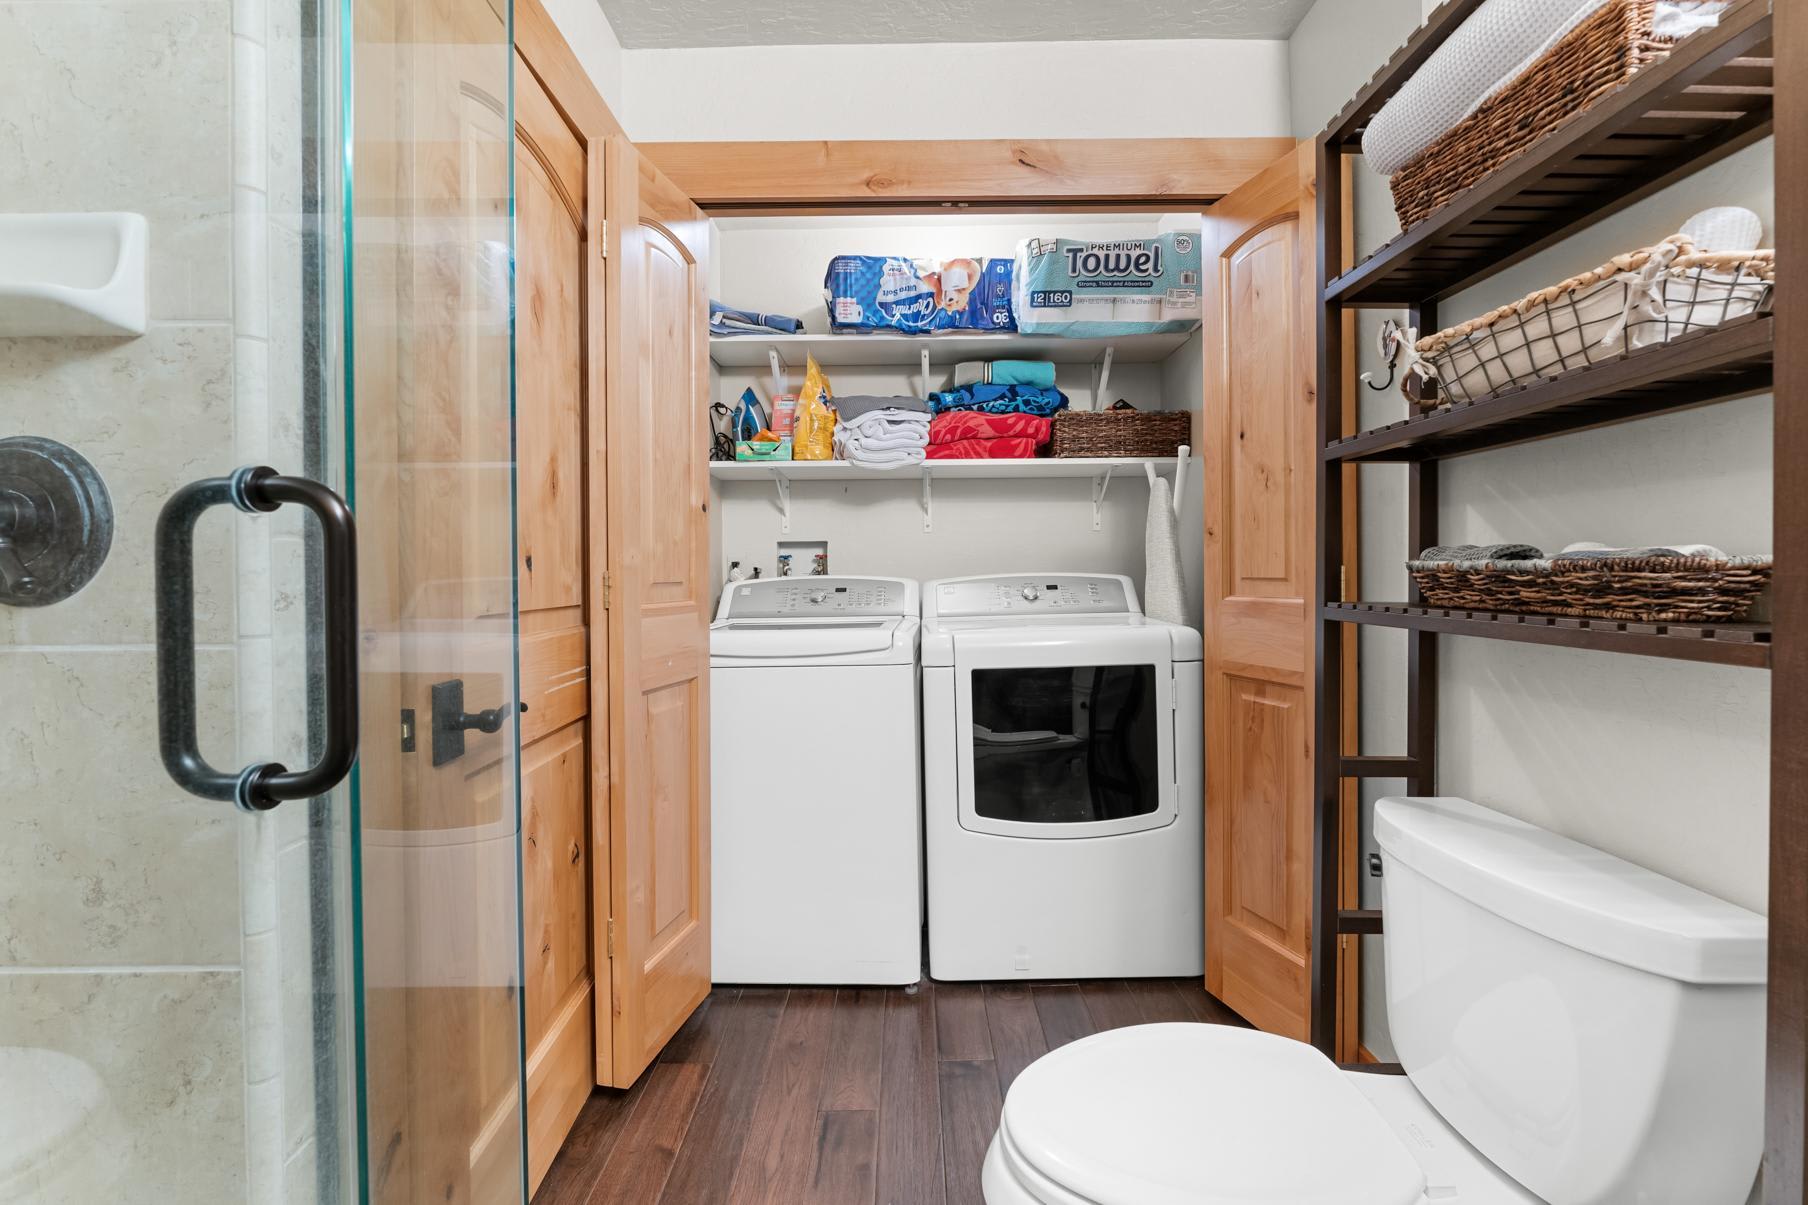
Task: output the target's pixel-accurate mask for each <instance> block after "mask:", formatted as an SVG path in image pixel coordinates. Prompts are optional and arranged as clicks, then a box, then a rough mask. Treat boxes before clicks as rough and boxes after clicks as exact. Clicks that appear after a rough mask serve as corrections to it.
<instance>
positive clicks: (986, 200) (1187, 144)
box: [640, 138, 1293, 214]
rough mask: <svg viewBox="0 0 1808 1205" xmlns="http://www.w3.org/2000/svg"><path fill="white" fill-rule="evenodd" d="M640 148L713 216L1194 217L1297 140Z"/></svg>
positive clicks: (706, 144)
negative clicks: (1139, 213) (1150, 212)
mask: <svg viewBox="0 0 1808 1205" xmlns="http://www.w3.org/2000/svg"><path fill="white" fill-rule="evenodd" d="M640 149H641V151H642V153H644V154H645V155H646V156H647V157H648V158H649V159H651V160H652V161H653V162H654V163H656V164H658V165H659V169H660V170H661V171H663V172H664V173H665V174H666V175H667V176H669V177H671V179H672V181H673V183H675V184H676V185H677V186H678V187H679V188H681V189H683V190H684V191H685V192H686V193H688V194H689V195H690V196H691V197H693V198H695V199H696V201H697V203H698V204H699V205H701V206H702V207H703V208H704V209H705V210H708V211H710V212H712V213H717V214H721V213H753V212H757V211H762V210H765V211H777V212H783V213H790V214H795V213H798V212H800V211H808V210H826V211H831V212H835V211H845V210H858V211H872V210H884V209H912V208H924V207H934V208H941V207H944V206H950V207H976V206H985V207H1006V206H1010V205H1012V204H1024V203H1041V204H1046V203H1048V202H1050V201H1059V202H1062V203H1064V204H1070V205H1072V206H1074V207H1101V206H1110V207H1114V208H1120V209H1122V208H1164V209H1195V208H1202V207H1204V206H1206V205H1209V204H1211V203H1212V202H1213V201H1215V200H1217V199H1218V198H1219V197H1221V196H1223V195H1224V194H1226V193H1228V192H1230V191H1231V190H1232V189H1234V188H1236V187H1237V186H1238V185H1239V184H1241V183H1243V182H1244V181H1245V180H1247V179H1249V178H1250V177H1251V176H1254V175H1255V174H1256V173H1257V172H1259V171H1261V170H1262V169H1263V168H1265V167H1267V166H1268V165H1269V164H1271V163H1273V162H1274V161H1275V160H1277V159H1279V158H1280V157H1281V156H1282V155H1284V154H1286V153H1287V152H1288V151H1290V150H1292V149H1293V140H1292V139H1291V138H1070V139H1018V140H1012V139H1002V138H1000V139H971V140H964V141H953V142H950V141H941V140H927V139H925V140H921V141H902V140H901V141H874V142H860V141H808V142H653V143H645V144H642V146H641V148H640Z"/></svg>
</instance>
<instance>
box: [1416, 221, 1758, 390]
mask: <svg viewBox="0 0 1808 1205" xmlns="http://www.w3.org/2000/svg"><path fill="white" fill-rule="evenodd" d="M1775 280H1776V252H1775V251H1770V250H1762V251H1712V252H1709V251H1697V250H1696V249H1695V245H1694V243H1692V242H1691V241H1690V240H1689V238H1688V237H1687V236H1686V235H1681V234H1675V235H1671V236H1670V237H1669V238H1667V239H1665V240H1664V241H1663V242H1661V243H1658V244H1656V245H1655V246H1651V247H1642V248H1640V249H1639V250H1637V251H1631V252H1628V253H1626V254H1624V255H1619V256H1615V257H1614V258H1613V259H1612V260H1610V261H1609V262H1607V263H1605V264H1602V265H1600V266H1599V267H1597V268H1594V269H1593V270H1591V271H1588V272H1584V273H1582V274H1581V275H1580V276H1572V277H1570V278H1569V279H1568V280H1566V281H1563V282H1562V283H1560V284H1555V285H1552V286H1550V287H1549V288H1545V289H1540V290H1538V291H1537V292H1535V293H1531V294H1528V295H1527V296H1525V297H1522V298H1520V299H1519V300H1518V301H1515V302H1513V303H1512V304H1511V305H1503V306H1501V307H1500V308H1498V309H1495V310H1490V311H1489V312H1488V313H1486V314H1483V315H1481V316H1480V317H1478V318H1472V319H1470V320H1469V321H1468V322H1464V323H1461V324H1459V325H1457V326H1451V327H1446V328H1445V329H1444V330H1441V331H1439V332H1437V333H1436V334H1434V335H1428V336H1426V337H1425V338H1423V339H1420V340H1419V341H1418V343H1416V344H1415V345H1414V347H1413V351H1414V352H1415V353H1416V359H1417V363H1415V364H1413V365H1411V366H1410V367H1409V368H1408V370H1407V372H1408V376H1409V378H1414V379H1413V380H1411V381H1410V383H1409V386H1408V389H1407V393H1408V396H1410V397H1414V398H1417V399H1418V402H1419V404H1420V405H1421V406H1424V407H1427V408H1430V407H1435V406H1440V405H1449V404H1451V403H1453V402H1454V403H1463V402H1474V401H1479V400H1481V399H1482V398H1485V397H1490V396H1493V395H1495V394H1498V393H1502V392H1504V391H1506V390H1509V389H1514V388H1517V387H1519V386H1522V385H1527V384H1530V383H1531V382H1533V381H1537V380H1543V379H1548V378H1550V377H1554V376H1557V375H1559V374H1561V373H1564V372H1568V371H1569V370H1570V369H1573V368H1580V367H1582V366H1584V365H1587V364H1598V363H1601V362H1603V361H1606V360H1617V359H1619V358H1620V357H1621V356H1624V355H1625V354H1627V353H1628V352H1631V351H1636V350H1638V349H1639V348H1641V347H1650V346H1652V345H1654V344H1658V343H1668V342H1670V341H1671V340H1673V339H1679V338H1682V337H1683V336H1685V335H1692V334H1695V333H1696V332H1698V331H1702V330H1706V329H1708V328H1710V327H1715V326H1719V325H1721V324H1722V323H1725V322H1729V321H1732V320H1733V319H1736V318H1743V317H1745V316H1747V315H1749V314H1756V313H1763V312H1765V311H1767V310H1769V309H1770V302H1771V289H1772V286H1773V284H1774V283H1775Z"/></svg>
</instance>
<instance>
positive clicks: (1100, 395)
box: [1092, 343, 1117, 410]
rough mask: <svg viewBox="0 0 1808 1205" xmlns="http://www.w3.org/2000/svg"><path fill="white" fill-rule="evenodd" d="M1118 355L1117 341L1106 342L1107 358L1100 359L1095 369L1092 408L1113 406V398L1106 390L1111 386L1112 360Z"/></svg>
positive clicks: (1102, 408)
mask: <svg viewBox="0 0 1808 1205" xmlns="http://www.w3.org/2000/svg"><path fill="white" fill-rule="evenodd" d="M1116 355H1117V345H1116V344H1115V343H1108V344H1106V345H1105V358H1104V359H1103V360H1101V361H1099V364H1098V366H1097V367H1096V368H1095V369H1094V370H1093V373H1092V408H1093V409H1094V410H1108V409H1110V408H1111V399H1110V398H1108V397H1106V396H1105V395H1106V391H1107V390H1109V389H1110V388H1111V361H1112V359H1113V358H1114V357H1115V356H1116Z"/></svg>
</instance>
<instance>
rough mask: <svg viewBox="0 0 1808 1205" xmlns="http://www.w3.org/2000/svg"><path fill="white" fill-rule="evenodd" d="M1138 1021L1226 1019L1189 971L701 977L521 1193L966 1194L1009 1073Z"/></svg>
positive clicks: (917, 1198)
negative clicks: (710, 985) (1176, 974)
mask: <svg viewBox="0 0 1808 1205" xmlns="http://www.w3.org/2000/svg"><path fill="white" fill-rule="evenodd" d="M1147 1021H1206V1022H1212V1023H1215V1024H1223V1025H1242V1024H1244V1021H1243V1020H1242V1018H1240V1017H1238V1016H1237V1015H1236V1014H1235V1013H1233V1012H1231V1011H1230V1010H1229V1009H1227V1008H1226V1007H1225V1006H1224V1005H1222V1004H1220V1003H1218V1001H1217V1000H1215V999H1213V998H1212V997H1211V996H1208V995H1206V993H1205V991H1204V990H1203V988H1201V986H1200V985H1199V983H1198V981H1196V980H1192V979H1138V980H1115V979H1114V980H1092V981H1082V982H1079V983H1074V982H1065V983H987V984H976V983H931V982H930V981H929V980H927V979H925V980H924V981H923V982H922V984H921V985H920V986H919V987H918V988H917V990H916V991H915V993H914V994H912V993H910V992H907V991H906V990H904V989H903V988H842V989H840V990H836V989H833V988H792V989H788V990H787V989H785V988H766V987H746V988H734V987H718V988H717V989H716V990H715V991H714V992H713V993H712V994H711V995H710V997H709V999H708V1000H706V1001H704V1003H703V1006H702V1007H701V1008H700V1009H698V1010H697V1013H696V1015H695V1016H693V1017H692V1018H691V1019H690V1021H689V1022H688V1023H687V1024H686V1025H685V1027H684V1028H683V1029H682V1030H680V1031H679V1033H678V1036H677V1037H675V1038H673V1039H672V1041H671V1044H670V1045H668V1046H667V1047H666V1049H665V1052H664V1053H663V1054H662V1055H661V1056H660V1058H659V1061H658V1062H656V1063H654V1064H653V1066H651V1067H649V1068H648V1069H647V1071H646V1073H645V1074H644V1075H642V1076H641V1077H640V1079H639V1081H638V1082H636V1083H635V1085H634V1086H633V1087H632V1088H629V1089H628V1090H626V1091H612V1090H608V1089H599V1090H598V1091H597V1092H596V1093H595V1094H594V1095H593V1096H592V1097H591V1098H590V1100H589V1103H587V1104H586V1105H585V1106H584V1111H583V1112H582V1113H581V1114H580V1115H579V1117H578V1120H577V1124H576V1125H575V1126H574V1127H573V1129H572V1132H571V1137H570V1139H569V1140H568V1141H567V1142H566V1144H565V1149H564V1150H563V1151H561V1152H560V1153H559V1157H558V1159H557V1160H556V1161H555V1162H554V1163H553V1165H552V1170H551V1171H549V1172H548V1173H547V1175H546V1180H545V1182H544V1183H543V1184H542V1185H541V1186H540V1191H539V1192H538V1193H536V1194H535V1195H534V1205H981V1201H982V1198H981V1196H980V1189H979V1169H980V1164H981V1162H982V1161H983V1159H984V1157H985V1153H986V1146H987V1144H988V1143H990V1142H991V1141H992V1131H993V1129H994V1128H995V1127H996V1125H997V1122H998V1110H999V1108H1000V1105H1001V1103H1002V1102H1003V1100H1004V1094H1005V1092H1006V1090H1008V1089H1009V1088H1010V1086H1011V1080H1012V1079H1014V1078H1016V1076H1017V1073H1018V1072H1019V1071H1022V1070H1023V1068H1025V1067H1026V1066H1028V1065H1029V1064H1030V1063H1031V1062H1032V1061H1033V1060H1034V1059H1036V1058H1037V1057H1038V1056H1039V1055H1041V1054H1043V1053H1045V1052H1046V1051H1049V1050H1052V1049H1054V1048H1055V1047H1057V1046H1061V1045H1063V1044H1065V1043H1067V1042H1071V1041H1073V1040H1074V1039H1075V1038H1081V1037H1085V1036H1086V1035H1087V1034H1091V1033H1097V1032H1098V1031H1100V1030H1103V1029H1114V1028H1116V1027H1118V1026H1120V1025H1136V1024H1140V1023H1142V1022H1147Z"/></svg>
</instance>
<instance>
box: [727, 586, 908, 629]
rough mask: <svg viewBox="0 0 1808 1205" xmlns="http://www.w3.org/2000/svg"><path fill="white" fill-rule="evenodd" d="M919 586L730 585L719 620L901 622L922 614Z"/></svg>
mask: <svg viewBox="0 0 1808 1205" xmlns="http://www.w3.org/2000/svg"><path fill="white" fill-rule="evenodd" d="M915 585H916V583H914V582H907V581H903V580H901V579H898V578H890V577H828V576H824V577H773V578H761V579H760V580H758V581H747V582H730V583H729V584H728V588H727V589H726V590H724V591H723V592H722V605H721V606H720V607H719V608H718V609H717V612H716V618H718V619H730V620H746V619H852V618H858V617H862V616H864V617H869V618H896V617H897V616H900V615H909V616H913V617H914V616H915V615H916V613H917V600H916V589H915Z"/></svg>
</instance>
